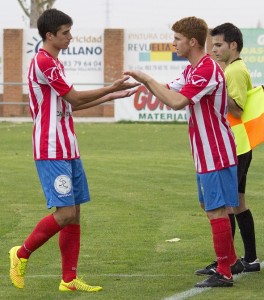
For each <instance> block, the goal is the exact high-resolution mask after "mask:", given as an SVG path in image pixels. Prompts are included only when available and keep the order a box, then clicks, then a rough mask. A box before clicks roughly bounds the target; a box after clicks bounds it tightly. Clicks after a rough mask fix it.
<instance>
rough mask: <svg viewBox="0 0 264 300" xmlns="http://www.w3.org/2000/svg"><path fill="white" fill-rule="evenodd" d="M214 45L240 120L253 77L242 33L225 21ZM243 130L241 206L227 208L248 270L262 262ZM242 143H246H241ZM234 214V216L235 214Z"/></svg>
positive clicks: (239, 137)
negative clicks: (243, 54)
mask: <svg viewBox="0 0 264 300" xmlns="http://www.w3.org/2000/svg"><path fill="white" fill-rule="evenodd" d="M210 35H211V36H212V44H213V49H212V52H213V53H214V54H215V56H216V59H217V61H220V62H223V63H224V64H225V66H226V67H225V70H224V73H225V79H226V85H227V91H228V110H229V114H228V120H230V121H231V119H230V118H235V122H236V123H238V122H239V120H240V118H241V115H242V113H243V112H245V113H247V111H245V109H244V108H245V103H246V100H247V92H248V91H249V90H251V89H252V81H251V77H250V73H249V70H248V69H247V66H246V64H245V62H244V61H243V60H242V58H241V57H240V52H241V51H242V49H243V35H242V32H241V30H240V29H239V28H237V27H236V26H235V25H234V24H231V23H224V24H221V25H219V26H217V27H215V28H214V29H212V30H211V32H210ZM243 133H244V132H243V131H241V130H237V131H234V135H235V140H236V145H237V158H238V165H237V171H238V172H237V177H238V196H239V206H238V207H234V208H233V209H232V208H230V209H229V211H228V214H229V218H230V221H231V227H232V233H233V238H234V235H235V229H236V222H235V219H236V220H237V223H238V227H239V229H240V234H241V237H242V240H243V244H244V251H245V252H244V257H243V264H244V266H245V270H244V271H245V272H257V271H260V263H259V260H258V258H257V251H256V239H255V226H254V219H253V216H252V213H251V211H250V209H249V208H248V206H247V204H246V197H245V192H246V181H247V173H248V169H249V167H250V163H251V160H252V149H251V148H250V146H249V147H248V149H246V148H245V146H244V145H246V144H247V141H246V140H245V135H244V134H243ZM242 145H243V147H241V146H242ZM234 216H235V217H234ZM216 266H217V262H213V263H212V264H210V265H209V266H206V267H205V268H204V269H200V270H197V271H196V274H197V275H210V274H212V273H213V272H214V271H215V268H216Z"/></svg>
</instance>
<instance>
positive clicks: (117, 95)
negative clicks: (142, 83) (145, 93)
mask: <svg viewBox="0 0 264 300" xmlns="http://www.w3.org/2000/svg"><path fill="white" fill-rule="evenodd" d="M136 92H137V89H133V90H132V89H131V90H124V91H118V92H114V93H111V98H112V100H115V99H121V98H126V97H130V96H132V95H134V94H135V93H136Z"/></svg>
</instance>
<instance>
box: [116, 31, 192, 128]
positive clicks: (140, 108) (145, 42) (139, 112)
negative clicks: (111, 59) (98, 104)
mask: <svg viewBox="0 0 264 300" xmlns="http://www.w3.org/2000/svg"><path fill="white" fill-rule="evenodd" d="M173 39H174V34H173V32H169V33H168V32H167V30H161V29H156V30H154V29H152V30H151V29H148V30H137V29H135V30H125V41H124V44H125V45H124V70H141V71H143V72H146V73H148V74H149V75H151V76H153V77H154V78H155V79H156V80H158V81H159V82H160V83H164V84H166V83H168V82H171V81H172V80H174V79H175V78H177V77H178V76H179V75H180V74H181V72H182V71H183V69H184V68H185V67H186V65H187V63H188V62H187V60H186V59H183V58H181V57H178V56H177V54H176V52H175V51H174V49H173V46H172V41H173ZM115 120H116V121H126V120H129V121H142V122H144V121H145V122H151V121H154V122H160V121H161V122H162V121H163V122H164V121H165V122H171V121H174V122H175V121H177V122H183V121H184V122H185V121H186V114H185V111H184V110H181V111H174V110H172V109H170V108H169V107H167V106H165V105H163V104H162V103H161V102H160V101H159V100H158V99H157V98H156V97H154V96H153V95H152V94H151V93H149V92H148V90H147V89H146V88H145V87H143V86H141V87H140V88H139V90H138V92H137V93H136V94H135V95H133V96H131V97H130V98H129V99H127V98H126V99H119V100H116V101H115Z"/></svg>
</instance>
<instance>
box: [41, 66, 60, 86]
mask: <svg viewBox="0 0 264 300" xmlns="http://www.w3.org/2000/svg"><path fill="white" fill-rule="evenodd" d="M43 74H44V75H45V77H46V78H47V79H48V82H49V83H51V82H53V81H55V80H57V79H58V74H57V68H56V67H52V68H49V69H47V70H46V71H45V72H43Z"/></svg>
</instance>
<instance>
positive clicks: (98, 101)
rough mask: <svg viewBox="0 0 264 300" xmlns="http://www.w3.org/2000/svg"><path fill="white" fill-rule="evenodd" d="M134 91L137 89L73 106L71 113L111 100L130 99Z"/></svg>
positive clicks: (118, 92)
mask: <svg viewBox="0 0 264 300" xmlns="http://www.w3.org/2000/svg"><path fill="white" fill-rule="evenodd" d="M136 91H137V89H133V90H132V89H130V90H124V91H117V92H114V93H111V94H108V95H106V96H104V97H102V98H99V99H96V100H94V101H92V102H89V103H86V104H83V105H79V106H73V107H72V110H73V111H77V110H82V109H87V108H90V107H94V106H97V105H100V104H102V103H105V102H108V101H111V100H115V99H121V98H126V97H130V96H132V95H133V94H135V93H136Z"/></svg>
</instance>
